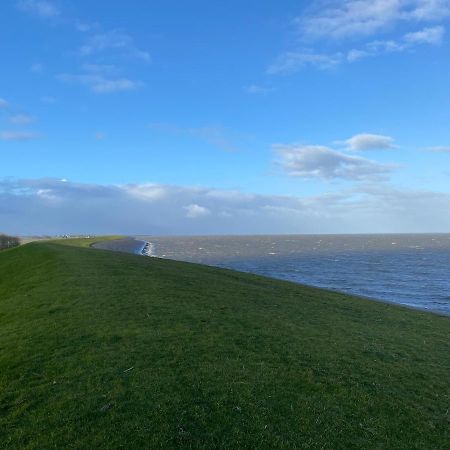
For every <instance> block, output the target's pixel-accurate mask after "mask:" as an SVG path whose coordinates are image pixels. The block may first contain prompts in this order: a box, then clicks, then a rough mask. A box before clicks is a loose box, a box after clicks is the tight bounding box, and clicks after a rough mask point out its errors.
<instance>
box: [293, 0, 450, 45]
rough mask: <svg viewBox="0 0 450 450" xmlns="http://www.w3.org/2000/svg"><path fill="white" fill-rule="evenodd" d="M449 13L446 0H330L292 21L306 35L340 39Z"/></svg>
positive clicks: (438, 18) (430, 19) (367, 34)
mask: <svg viewBox="0 0 450 450" xmlns="http://www.w3.org/2000/svg"><path fill="white" fill-rule="evenodd" d="M448 16H450V2H449V1H448V0H333V1H331V2H328V6H327V7H325V8H323V7H319V8H317V10H316V11H315V12H313V13H312V14H307V15H305V16H302V17H298V18H297V19H296V20H295V24H296V26H297V27H298V29H299V31H300V32H301V33H302V34H303V35H305V36H307V37H309V38H330V39H343V38H348V37H355V36H371V35H373V34H375V33H377V32H380V31H386V30H391V29H392V27H393V26H394V25H396V24H397V23H399V22H412V23H418V22H434V21H441V20H443V19H445V18H446V17H448Z"/></svg>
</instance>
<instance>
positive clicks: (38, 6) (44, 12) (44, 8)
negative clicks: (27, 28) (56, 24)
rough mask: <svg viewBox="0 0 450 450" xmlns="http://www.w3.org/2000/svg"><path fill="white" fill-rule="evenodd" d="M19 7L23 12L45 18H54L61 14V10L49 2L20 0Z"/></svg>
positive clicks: (45, 0) (44, 0) (43, 0)
mask: <svg viewBox="0 0 450 450" xmlns="http://www.w3.org/2000/svg"><path fill="white" fill-rule="evenodd" d="M17 7H18V8H19V9H20V10H21V11H24V12H28V13H31V14H35V15H37V16H39V17H43V18H52V17H56V16H58V15H59V14H60V10H59V8H58V7H57V6H56V5H55V4H54V3H52V2H50V1H48V0H19V1H18V2H17Z"/></svg>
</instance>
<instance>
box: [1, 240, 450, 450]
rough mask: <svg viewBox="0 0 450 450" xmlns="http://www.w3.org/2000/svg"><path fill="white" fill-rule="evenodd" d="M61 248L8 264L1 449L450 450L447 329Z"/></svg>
mask: <svg viewBox="0 0 450 450" xmlns="http://www.w3.org/2000/svg"><path fill="white" fill-rule="evenodd" d="M88 243H89V242H83V244H84V245H87V244H88ZM63 244H64V243H63V242H60V243H54V242H53V243H51V242H50V243H48V242H47V243H31V244H28V245H25V246H23V247H20V248H17V249H15V250H12V251H7V252H5V253H0V447H1V448H6V449H10V448H11V449H19V448H20V449H46V450H47V449H75V448H76V449H116V448H117V449H118V448H123V449H137V448H145V449H150V448H165V449H167V448H177V447H182V448H208V449H210V448H277V449H278V448H311V449H319V448H320V449H351V448H361V449H373V448H385V449H408V450H411V449H419V448H421V449H444V448H448V445H449V442H450V431H449V430H450V426H449V424H450V422H449V421H450V412H449V406H450V401H449V399H450V392H449V388H450V353H449V337H450V336H449V334H450V333H449V332H450V321H449V320H448V318H445V317H439V316H435V315H432V314H426V313H421V312H416V311H412V310H407V309H402V308H400V307H395V306H390V305H386V304H383V303H376V302H371V301H366V300H362V299H355V298H351V297H348V296H346V295H343V294H338V293H331V292H327V291H321V290H318V289H313V288H309V287H303V286H299V285H295V284H291V283H287V282H282V281H276V280H271V279H266V278H262V277H258V276H253V275H248V274H241V273H236V272H232V271H227V270H221V269H216V268H210V267H204V266H200V265H195V264H187V263H181V262H175V261H168V260H160V259H154V258H144V257H139V256H134V255H127V254H121V253H113V252H108V251H102V250H95V249H88V248H76V247H72V246H67V245H63Z"/></svg>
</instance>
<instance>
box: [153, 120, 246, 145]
mask: <svg viewBox="0 0 450 450" xmlns="http://www.w3.org/2000/svg"><path fill="white" fill-rule="evenodd" d="M149 128H150V129H151V130H154V131H158V132H163V133H170V134H180V135H185V136H191V137H194V138H197V139H200V140H202V141H204V142H207V143H208V144H210V145H212V146H213V147H216V148H218V149H220V150H223V151H226V152H236V151H238V150H239V148H238V147H237V146H236V145H235V144H234V142H233V140H232V139H231V138H230V136H229V132H228V131H227V130H226V129H225V128H224V127H222V126H220V125H207V126H202V127H180V126H178V125H174V124H167V123H151V124H149Z"/></svg>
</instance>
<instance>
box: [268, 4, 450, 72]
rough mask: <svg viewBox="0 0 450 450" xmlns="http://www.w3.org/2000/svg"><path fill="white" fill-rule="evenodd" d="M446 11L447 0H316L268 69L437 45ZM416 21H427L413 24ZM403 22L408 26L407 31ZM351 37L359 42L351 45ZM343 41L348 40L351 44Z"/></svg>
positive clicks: (325, 64) (449, 12) (331, 63)
mask: <svg viewBox="0 0 450 450" xmlns="http://www.w3.org/2000/svg"><path fill="white" fill-rule="evenodd" d="M447 17H450V0H331V1H328V2H322V1H316V2H315V3H313V7H310V8H309V12H307V13H306V14H303V15H302V16H299V17H297V18H296V19H295V20H294V21H293V25H294V28H295V29H296V31H297V35H298V38H297V39H296V40H295V41H293V43H292V47H293V49H291V50H290V51H285V52H282V53H281V54H280V55H279V56H278V58H277V59H276V60H275V62H274V63H272V64H271V65H270V66H269V68H268V69H267V72H268V73H269V74H288V73H295V72H298V71H299V70H301V69H304V68H306V67H315V68H317V69H319V70H324V69H331V68H335V67H337V66H339V65H340V64H342V63H344V62H346V61H347V62H355V61H359V60H362V59H364V58H368V57H374V56H379V55H383V54H386V53H394V52H405V51H408V50H409V51H411V50H413V49H415V48H416V47H418V46H421V45H439V44H441V43H442V41H443V39H444V36H445V28H444V26H443V25H442V24H439V22H443V21H444V20H445V19H446V18H447ZM436 22H438V24H436ZM400 25H401V27H400ZM420 25H422V26H424V25H427V26H425V27H424V28H419V29H417V27H418V26H420ZM405 27H408V28H410V31H408V32H406V33H405V31H404V29H405ZM411 28H412V29H411ZM399 29H401V30H402V34H399V33H398V30H399ZM385 35H388V38H385ZM355 40H356V41H358V42H361V41H362V43H360V44H357V45H356V46H355V44H354V41H355ZM347 41H350V42H351V43H352V44H350V45H351V46H350V48H349V44H348V42H347ZM352 47H353V48H352ZM330 48H331V49H333V50H330Z"/></svg>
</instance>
